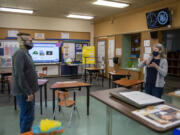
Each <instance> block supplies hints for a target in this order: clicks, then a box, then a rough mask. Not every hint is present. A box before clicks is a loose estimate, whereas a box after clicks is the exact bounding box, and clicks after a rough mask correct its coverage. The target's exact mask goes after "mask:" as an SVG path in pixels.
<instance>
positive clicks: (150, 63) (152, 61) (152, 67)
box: [138, 43, 168, 98]
mask: <svg viewBox="0 0 180 135" xmlns="http://www.w3.org/2000/svg"><path fill="white" fill-rule="evenodd" d="M138 67H139V68H141V67H145V74H144V81H145V92H146V93H147V94H150V95H153V96H155V97H158V98H161V96H162V94H163V88H164V85H165V80H164V78H165V77H166V75H167V71H168V62H167V59H166V57H165V53H164V47H163V46H162V45H161V44H159V43H158V44H155V45H154V46H153V52H152V56H150V58H149V59H146V60H144V61H143V62H141V63H139V64H138Z"/></svg>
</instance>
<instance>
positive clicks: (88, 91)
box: [86, 86, 90, 115]
mask: <svg viewBox="0 0 180 135" xmlns="http://www.w3.org/2000/svg"><path fill="white" fill-rule="evenodd" d="M86 88H87V115H89V104H90V102H89V86H88V87H86Z"/></svg>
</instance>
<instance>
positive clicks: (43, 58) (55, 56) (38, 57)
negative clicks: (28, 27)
mask: <svg viewBox="0 0 180 135" xmlns="http://www.w3.org/2000/svg"><path fill="white" fill-rule="evenodd" d="M33 44H34V47H33V48H32V49H31V50H29V54H30V55H31V56H32V59H33V61H34V62H35V63H57V62H59V47H57V46H56V43H33Z"/></svg>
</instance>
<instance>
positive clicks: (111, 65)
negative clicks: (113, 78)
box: [109, 59, 114, 67]
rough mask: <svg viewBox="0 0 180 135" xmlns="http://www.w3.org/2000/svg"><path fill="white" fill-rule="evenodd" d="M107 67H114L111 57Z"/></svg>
mask: <svg viewBox="0 0 180 135" xmlns="http://www.w3.org/2000/svg"><path fill="white" fill-rule="evenodd" d="M109 67H114V62H113V60H111V59H109Z"/></svg>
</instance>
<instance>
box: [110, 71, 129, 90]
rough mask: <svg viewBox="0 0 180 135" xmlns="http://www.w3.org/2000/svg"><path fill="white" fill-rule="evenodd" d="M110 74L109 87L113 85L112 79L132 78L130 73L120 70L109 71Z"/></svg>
mask: <svg viewBox="0 0 180 135" xmlns="http://www.w3.org/2000/svg"><path fill="white" fill-rule="evenodd" d="M108 75H109V88H111V87H112V81H116V80H119V79H121V78H126V77H127V78H128V79H130V76H131V75H130V74H127V73H120V72H109V73H108Z"/></svg>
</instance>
